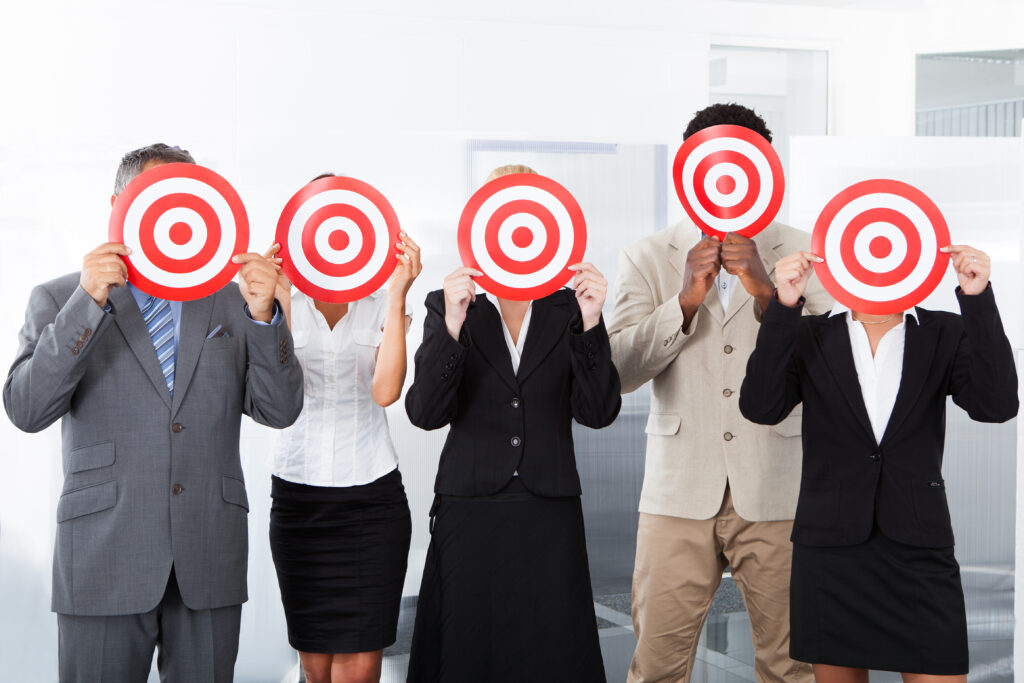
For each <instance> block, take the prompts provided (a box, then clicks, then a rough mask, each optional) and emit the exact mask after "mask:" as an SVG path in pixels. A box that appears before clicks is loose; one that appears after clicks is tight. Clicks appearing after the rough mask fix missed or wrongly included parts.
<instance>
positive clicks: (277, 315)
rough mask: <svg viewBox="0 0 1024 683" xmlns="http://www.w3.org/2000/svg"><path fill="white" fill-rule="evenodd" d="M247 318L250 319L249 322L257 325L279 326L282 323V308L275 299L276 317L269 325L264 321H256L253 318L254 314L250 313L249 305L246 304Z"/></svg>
mask: <svg viewBox="0 0 1024 683" xmlns="http://www.w3.org/2000/svg"><path fill="white" fill-rule="evenodd" d="M245 317H246V318H248V319H249V320H252V321H253V322H254V323H256V324H257V325H264V326H268V325H277V324H278V323H279V322H281V307H280V306H279V305H278V303H277V300H276V299H275V300H274V317H273V318H271V319H270V322H269V323H265V322H263V321H262V320H256V319H254V318H253V317H252V314H251V313H249V304H246V305H245Z"/></svg>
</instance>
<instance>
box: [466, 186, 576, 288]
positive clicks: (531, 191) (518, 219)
mask: <svg viewBox="0 0 1024 683" xmlns="http://www.w3.org/2000/svg"><path fill="white" fill-rule="evenodd" d="M458 241H459V254H460V255H461V256H462V262H463V263H464V264H465V265H467V266H470V267H471V268H474V269H477V270H479V271H481V274H480V275H479V276H478V277H477V283H478V284H479V285H480V286H481V287H483V288H484V289H485V290H487V291H488V292H491V293H492V294H494V295H495V296H499V297H501V298H503V299H514V300H517V301H529V300H532V299H539V298H541V297H545V296H547V295H548V294H551V293H552V292H555V291H557V290H558V289H559V288H560V287H562V285H564V284H565V283H566V282H567V281H568V280H569V278H571V277H572V271H571V270H569V266H570V265H572V264H578V263H579V262H580V261H582V260H583V254H584V252H585V251H586V247H587V229H586V221H584V219H583V211H582V210H581V209H580V206H579V204H578V203H576V200H575V198H573V196H572V195H571V194H570V193H569V191H568V190H566V189H565V188H564V187H562V186H561V185H559V184H558V183H556V182H555V181H554V180H551V179H550V178H546V177H544V176H542V175H537V174H536V173H514V174H511V175H506V176H501V177H499V178H495V179H494V180H492V181H490V182H489V183H487V184H486V185H484V186H483V187H481V188H480V189H479V190H477V191H476V192H475V193H474V194H473V196H472V197H471V198H470V199H469V202H467V203H466V208H465V209H463V211H462V217H461V218H460V219H459V234H458Z"/></svg>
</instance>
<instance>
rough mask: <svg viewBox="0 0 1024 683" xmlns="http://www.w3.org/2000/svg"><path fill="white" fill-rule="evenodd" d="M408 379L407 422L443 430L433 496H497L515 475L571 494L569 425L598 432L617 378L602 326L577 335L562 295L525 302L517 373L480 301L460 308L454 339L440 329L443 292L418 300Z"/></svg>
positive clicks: (490, 312)
mask: <svg viewBox="0 0 1024 683" xmlns="http://www.w3.org/2000/svg"><path fill="white" fill-rule="evenodd" d="M426 306H427V317H426V319H425V320H424V323H423V343H422V344H420V347H419V349H417V351H416V377H415V380H414V381H413V384H412V386H411V387H410V388H409V391H408V393H407V394H406V396H405V409H406V412H407V413H408V414H409V419H410V420H411V421H412V423H413V424H414V425H416V426H417V427H420V428H422V429H438V428H440V427H443V426H445V425H447V424H450V425H451V431H449V432H448V439H447V440H446V441H445V444H444V450H442V451H441V464H440V467H439V469H438V472H437V480H436V482H435V484H434V491H435V492H436V493H439V494H445V495H456V496H484V495H490V494H493V493H497V492H498V491H500V490H501V489H502V488H504V487H505V485H506V484H508V483H509V481H511V479H512V476H513V474H514V473H515V472H516V470H517V469H518V471H519V477H520V480H521V481H522V483H523V485H524V486H525V487H526V488H527V489H528V490H529V491H531V492H532V493H534V494H535V495H539V496H578V495H580V492H581V491H580V478H579V474H577V472H576V456H575V454H574V452H573V441H572V419H573V418H576V421H577V422H579V423H580V424H583V425H586V426H588V427H595V428H597V427H605V426H607V425H609V424H611V423H612V422H613V421H614V420H615V418H616V416H618V414H619V407H620V405H621V403H622V399H621V397H620V395H619V391H620V387H619V374H618V372H617V371H616V370H615V366H614V365H612V359H611V347H610V346H609V345H608V332H607V330H606V329H605V326H604V321H603V320H602V321H601V323H600V324H598V325H597V326H595V327H594V328H592V329H590V330H588V331H586V332H582V320H581V317H580V308H579V304H578V303H577V302H576V296H575V293H574V292H573V291H572V290H569V289H562V290H559V291H557V292H555V293H554V294H552V295H550V296H547V297H545V298H543V299H538V300H536V301H534V302H533V312H532V313H531V318H530V327H529V329H528V331H527V335H526V345H525V347H524V348H523V357H522V360H521V362H520V364H519V372H518V374H513V373H512V360H511V358H510V357H509V352H508V347H507V346H506V344H505V337H504V333H503V332H502V328H501V313H500V312H499V311H498V309H497V308H496V306H495V305H494V304H492V303H491V302H490V301H489V300H488V299H487V296H486V295H485V294H477V296H476V301H474V302H472V303H470V305H469V309H468V311H467V313H466V321H465V323H464V324H463V326H462V332H461V333H460V334H459V341H455V340H454V339H452V336H451V335H450V334H449V333H448V328H447V327H446V326H445V322H444V292H442V291H441V290H438V291H434V292H431V293H430V294H428V295H427V301H426Z"/></svg>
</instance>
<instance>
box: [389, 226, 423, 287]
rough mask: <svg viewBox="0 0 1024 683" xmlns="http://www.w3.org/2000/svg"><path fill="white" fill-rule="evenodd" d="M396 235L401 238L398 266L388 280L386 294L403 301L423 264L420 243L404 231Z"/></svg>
mask: <svg viewBox="0 0 1024 683" xmlns="http://www.w3.org/2000/svg"><path fill="white" fill-rule="evenodd" d="M398 236H399V239H400V240H401V241H400V242H399V243H398V252H399V253H398V266H397V267H396V268H395V272H394V273H393V274H392V275H391V280H390V281H389V282H388V296H389V297H397V298H399V299H401V300H402V301H405V296H406V294H408V293H409V288H410V287H412V283H413V281H414V280H415V279H416V278H417V277H419V275H420V272H421V271H422V270H423V264H422V262H421V261H420V245H418V244H416V243H415V242H414V241H413V239H412V238H411V237H409V235H407V234H406V233H404V232H402V233H399V235H398Z"/></svg>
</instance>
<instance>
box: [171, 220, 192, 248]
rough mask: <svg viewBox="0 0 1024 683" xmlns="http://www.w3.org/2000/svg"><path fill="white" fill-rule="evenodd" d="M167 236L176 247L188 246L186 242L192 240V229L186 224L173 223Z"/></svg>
mask: <svg viewBox="0 0 1024 683" xmlns="http://www.w3.org/2000/svg"><path fill="white" fill-rule="evenodd" d="M167 236H168V237H170V238H171V241H172V242H174V243H175V244H177V245H178V246H181V245H183V244H188V241H189V240H190V239H192V228H191V227H190V226H189V224H188V223H175V224H174V225H172V226H171V229H170V232H169V233H168V235H167Z"/></svg>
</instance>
